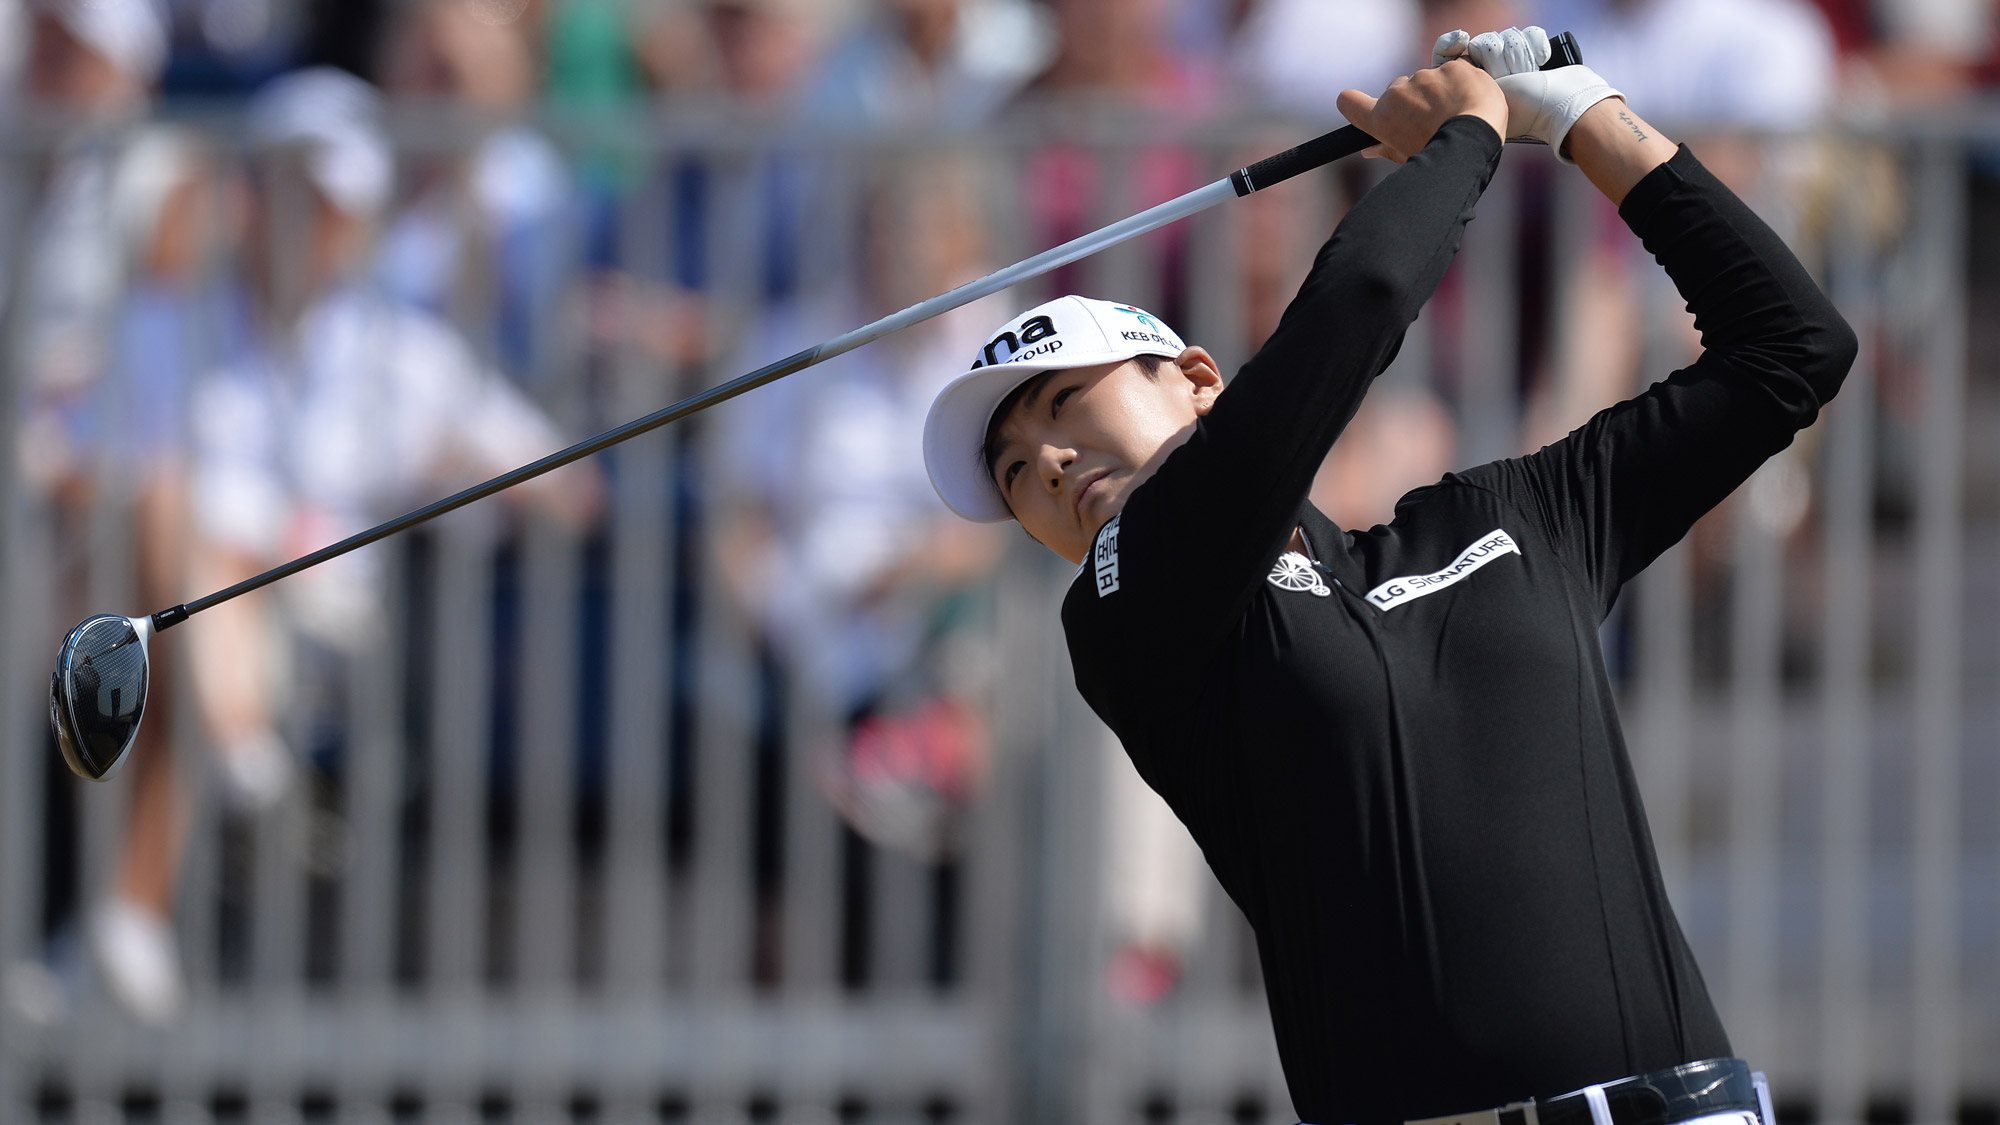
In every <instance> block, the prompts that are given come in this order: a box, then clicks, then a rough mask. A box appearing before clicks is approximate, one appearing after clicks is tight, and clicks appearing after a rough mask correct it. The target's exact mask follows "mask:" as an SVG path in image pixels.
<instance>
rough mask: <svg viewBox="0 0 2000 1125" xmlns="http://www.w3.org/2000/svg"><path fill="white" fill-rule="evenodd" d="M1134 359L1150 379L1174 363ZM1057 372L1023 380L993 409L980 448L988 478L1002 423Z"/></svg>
mask: <svg viewBox="0 0 2000 1125" xmlns="http://www.w3.org/2000/svg"><path fill="white" fill-rule="evenodd" d="M1132 358H1133V359H1135V360H1137V361H1139V370H1141V371H1143V372H1145V375H1146V378H1148V379H1158V378H1159V377H1160V368H1162V367H1165V366H1166V365H1167V364H1169V363H1172V362H1173V360H1172V359H1171V358H1169V357H1167V356H1163V355H1154V354H1153V353H1151V352H1146V353H1143V354H1140V355H1135V356H1133V357H1132ZM1057 370H1062V369H1061V368H1056V369H1052V370H1050V371H1046V372H1041V373H1039V374H1037V375H1036V376H1034V377H1032V378H1028V379H1023V380H1021V385H1020V386H1017V387H1015V388H1014V389H1013V390H1011V391H1008V392H1007V397H1006V398H1003V399H1001V400H1000V405H998V406H996V407H994V408H993V417H991V418H988V419H987V420H986V440H985V441H983V442H981V443H980V447H979V450H980V456H981V459H982V460H984V461H985V462H986V475H987V476H989V477H990V476H992V475H993V465H994V462H996V461H998V460H999V459H1000V423H1001V422H1002V421H1004V420H1005V419H1006V417H1007V416H1008V415H1009V414H1012V413H1013V412H1014V407H1015V406H1017V405H1019V404H1020V401H1021V396H1023V395H1025V394H1027V393H1028V388H1029V387H1031V386H1033V385H1034V384H1035V383H1036V382H1038V381H1040V380H1041V379H1042V378H1043V377H1045V376H1053V375H1054V373H1055V371H1057ZM1002 499H1005V497H1002Z"/></svg>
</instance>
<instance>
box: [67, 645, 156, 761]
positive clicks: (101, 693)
mask: <svg viewBox="0 0 2000 1125" xmlns="http://www.w3.org/2000/svg"><path fill="white" fill-rule="evenodd" d="M152 635H153V621H152V619H151V618H148V617H120V616H119V615H117V614H115V613H96V614H92V615H91V616H89V617H86V618H84V619H83V620H82V621H81V622H80V623H78V625H77V627H76V628H74V629H71V630H70V631H69V635H68V636H66V637H64V638H63V643H62V651H61V652H60V653H58V654H57V656H56V671H55V675H54V676H53V677H52V678H51V679H50V681H49V723H50V725H51V726H53V727H55V731H56V743H57V744H58V745H60V746H61V747H62V756H63V760H64V761H66V762H68V763H69V768H70V769H72V770H75V771H76V773H77V774H78V776H81V777H86V778H89V779H90V780H91V781H109V780H110V779H111V777H112V776H113V775H114V774H116V773H117V772H118V770H119V769H120V768H121V767H122V766H124V764H125V759H126V758H127V757H129V756H130V755H131V751H132V740H133V739H134V738H135V737H137V736H138V733H139V719H140V717H141V716H142V715H144V714H145V713H146V684H147V681H148V680H149V679H150V678H151V676H150V671H151V668H150V662H149V660H148V657H147V653H146V642H147V641H149V640H150V639H151V638H152Z"/></svg>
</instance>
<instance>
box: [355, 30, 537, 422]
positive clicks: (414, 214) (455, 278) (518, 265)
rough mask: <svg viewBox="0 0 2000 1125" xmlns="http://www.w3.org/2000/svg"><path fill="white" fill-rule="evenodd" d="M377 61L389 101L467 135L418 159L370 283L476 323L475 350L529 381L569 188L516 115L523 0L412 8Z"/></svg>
mask: <svg viewBox="0 0 2000 1125" xmlns="http://www.w3.org/2000/svg"><path fill="white" fill-rule="evenodd" d="M387 71H388V75H389V92H390V93H391V94H393V95H395V96H396V97H398V98H400V99H404V100H406V101H409V102H413V103H428V104H431V105H441V106H445V107H450V108H453V109H456V110H459V111H461V112H462V113H463V114H464V115H465V116H466V117H469V118H470V119H471V120H470V121H469V122H467V124H468V125H469V128H467V129H466V130H465V132H467V133H469V134H470V135H471V137H472V140H471V143H470V144H469V145H468V147H467V149H466V150H463V151H459V152H453V153H450V154H447V155H444V156H441V157H437V158H434V159H432V160H429V161H427V162H424V163H421V164H418V168H419V173H418V177H419V185H420V186H419V187H418V189H417V190H416V191H415V192H414V193H413V198H412V199H411V201H410V202H409V203H408V204H407V205H405V206H404V207H403V208H402V210H401V211H400V212H399V213H398V214H397V215H396V216H395V217H394V218H393V219H392V220H391V221H390V222H389V224H388V227H387V230H386V232H385V234H384V236H383V239H382V246H381V249H380V251H379V255H378V258H377V262H376V269H375V274H376V277H377V280H378V282H379V284H380V285H381V286H382V288H383V289H384V290H385V291H387V292H389V293H391V294H394V295H396V296H399V297H401V298H403V299H405V300H408V301H410V302H411V303H413V304H415V305H417V306H418V307H420V308H423V309H425V310H427V311H429V312H433V313H437V314H440V315H447V314H456V315H453V316H452V319H453V320H454V321H455V322H456V323H459V324H461V325H469V326H474V327H475V328H476V330H478V332H479V334H480V340H479V343H480V345H481V351H483V352H485V353H486V354H489V355H493V356H496V357H497V358H498V360H499V362H500V363H501V365H502V366H503V368H504V369H505V370H506V371H507V372H508V373H509V374H510V375H512V376H513V377H514V378H515V379H516V380H517V381H520V382H523V383H525V384H528V385H531V386H532V385H535V384H536V383H538V382H539V380H540V378H541V377H542V376H543V375H544V374H545V372H546V368H545V365H544V364H542V363H541V362H539V361H540V360H541V358H542V353H543V352H544V351H545V349H546V347H547V341H546V339H545V336H546V332H545V331H544V330H545V329H546V327H547V326H548V325H549V324H550V322H551V321H550V314H551V312H552V307H553V305H554V303H555V301H556V299H557V297H558V296H559V286H560V284H561V279H562V277H563V274H564V266H565V264H566V263H565V261H564V258H563V255H564V251H565V249H566V245H567V237H568V232H567V226H568V220H569V219H570V218H571V215H570V210H571V206H572V200H571V194H572V189H571V184H570V172H569V167H568V164H567V162H566V161H565V160H564V158H563V155H562V153H561V152H559V151H558V150H557V149H556V147H555V145H554V144H552V143H551V142H550V141H549V140H548V138H546V137H545V136H543V135H542V134H541V133H540V132H538V131H536V130H535V129H533V128H530V127H529V126H527V125H525V124H523V123H521V122H520V121H519V118H520V117H521V116H522V115H523V114H525V112H526V111H527V109H528V107H529V105H530V103H531V101H532V99H533V98H534V95H535V81H536V63H535V59H534V55H533V48H532V45H531V43H530V42H529V39H528V28H527V7H526V4H525V2H524V0H517V2H515V3H513V4H512V5H511V6H508V5H506V4H503V3H502V2H501V0H485V2H483V3H471V2H468V0H425V2H423V3H419V4H416V5H414V6H413V7H411V8H410V9H409V10H408V11H407V12H406V15H405V19H404V21H403V25H402V29H401V34H399V35H398V36H397V37H396V38H395V40H394V41H393V46H392V51H391V54H390V57H389V60H388V65H387ZM411 163H416V162H414V161H413V162H411ZM407 175H408V173H407V171H406V176H407Z"/></svg>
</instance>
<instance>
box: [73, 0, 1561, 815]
mask: <svg viewBox="0 0 2000 1125" xmlns="http://www.w3.org/2000/svg"><path fill="white" fill-rule="evenodd" d="M1549 47H1550V56H1549V61H1548V62H1547V63H1545V64H1544V65H1543V67H1542V69H1544V70H1553V69H1555V68H1556V67H1559V66H1569V65H1572V64H1575V63H1580V62H1582V61H1583V57H1582V54H1581V53H1580V52H1579V51H1578V49H1577V45H1576V38H1575V37H1574V36H1572V35H1571V34H1569V33H1568V32H1564V33H1563V34H1561V35H1558V36H1553V37H1551V39H1550V40H1549ZM1374 143H1375V138H1374V137H1371V136H1369V135H1368V134H1366V133H1364V132H1362V131H1361V130H1360V129H1358V128H1356V127H1354V126H1352V125H1348V126H1344V127H1342V128H1339V129H1335V130H1334V131H1332V132H1330V133H1327V134H1324V135H1323V136H1320V137H1316V138H1314V139H1313V140H1310V141H1307V142H1305V143H1304V144H1302V145H1299V146H1297V147H1295V148H1291V149H1287V150H1285V151H1284V152H1281V153H1279V154H1277V155H1276V156H1272V157H1269V158H1267V159H1264V160H1260V161H1258V162H1257V163H1255V164H1252V165H1249V166H1248V167H1245V168H1239V169H1237V170H1236V171H1234V172H1232V173H1230V174H1229V175H1227V176H1225V177H1223V178H1222V179H1220V180H1217V181H1215V182H1214V183H1212V184H1209V185H1208V186H1206V187H1202V188H1197V189H1195V190H1194V191H1191V192H1188V193H1187V194H1186V195H1183V196H1180V197H1179V198H1177V199H1171V200H1168V201H1167V202H1165V203H1162V204H1160V205H1159V206H1157V207H1153V208H1150V209H1148V210H1145V211H1141V212H1139V213H1138V214H1136V215H1133V216H1131V217H1129V218H1126V219H1121V220H1119V221H1118V222H1115V223H1112V224H1111V225H1109V226H1106V227H1104V228H1102V229H1100V230H1096V231H1092V232H1091V233H1089V234H1086V235H1083V236H1082V237H1080V238H1075V239H1072V240H1070V241H1069V242H1065V243H1063V244H1062V245H1060V246H1057V247H1054V248H1052V249H1049V250H1044V251H1043V252H1041V253H1040V254H1036V255H1034V256H1033V257H1031V258H1026V259H1023V260H1022V261H1019V262H1016V263H1015V264H1013V265H1011V266H1008V267H1006V268H1004V269H1000V270H996V271H995V272H993V273H990V274H987V275H986V276H985V277H982V278H980V279H979V280H977V281H972V282H968V283H966V284H965V285H961V286H959V287H958V288H956V289H953V290H951V291H950V292H948V293H943V294H940V295H939V296H936V297H932V298H930V299H929V300H926V301H921V302H919V303H917V304H914V305H911V306H910V307H909V308H906V309H904V310H902V311H901V312H897V313H892V314H890V315H888V316H885V317H883V318H882V319H880V320H877V321H875V322H873V323H872V324H867V325H864V326H862V327H860V328H856V329H854V330H853V331H851V332H848V333H846V334H845V335H841V336H836V337H834V338H833V339H831V340H828V341H826V342H825V343H822V344H819V345H816V346H814V347H811V348H807V349H806V350H804V351H802V352H799V353H797V354H796V355H792V356H788V357H786V358H784V359H781V360H779V361H777V362H776V363H773V364H770V365H769V366H766V367H761V368H759V369H757V370H756V371H752V372H750V373H749V374H747V375H742V376H739V377H737V378H735V379H732V380H730V381H729V382H726V383H721V384H718V385H716V386H714V387H711V388H709V389H708V390H705V391H702V392H700V393H698V394H694V395H691V396H689V397H687V398H684V399H682V400H680V401H679V402H676V403H674V404H672V405H671V406H667V407H663V408H662V409H660V410H657V411H654V412H653V413H651V414H648V415H646V416H644V417H642V418H637V419H634V420H633V421H630V422H627V423H625V424H624V425H621V426H617V427H614V428H612V429H609V430H606V431H604V432H603V433H600V434H598V435H597V436H595V437H592V438H587V439H585V440H584V441H581V442H578V443H577V444H575V445H572V446H570V447H569V448H567V449H563V450H559V451H557V452H555V453H551V454H549V455H548V456H547V457H544V458H542V459H541V460H539V461H534V462H530V463H529V464H526V465H523V466H521V467H520V468H518V469H514V470H511V471H509V472H506V473H502V474H501V475H499V476H497V477H494V478H493V479H491V480H488V481H486V482H484V483H482V484H476V485H473V486H472V487H470V488H467V489H465V490H464V491H461V492H457V493H454V494H453V495H451V496H447V497H445V498H444V499H442V500H439V501H436V502H435V503H432V504H429V505H426V506H425V507H422V508H418V509H417V510H415V511H413V512H409V513H406V514H404V515H401V516H397V517H396V518H395V519H392V520H389V521H388V522H386V523H382V524H377V525H376V526H374V527H372V528H369V529H368V530H367V531H363V532H360V533H358V534H355V535H351V536H349V537H347V538H346V539H343V540H341V541H340V542H338V543H334V544H332V545H330V546H327V547H322V548H320V549H319V550H317V551H314V552H312V553H310V554H307V555H302V556H300V557H299V558H296V559H293V560H292V561H291V562H288V563H284V564H282V565H279V566H276V567H273V568H271V569H270V570H267V571H265V572H264V573H262V574H259V575H256V576H255V577H252V578H247V579H245V580H243V581H241V582H238V583H236V584H235V585H234V586H230V587H227V588H225V589H222V590H218V591H216V592H215V593H212V594H209V595H208V596H206V597H203V598H198V599H196V600H194V601H192V602H187V603H184V604H182V605H177V606H174V607H172V608H171V609H163V610H161V611H159V612H158V613H154V614H151V615H149V616H146V617H122V616H119V615H117V614H109V613H99V614H93V615H91V616H90V617H87V618H85V619H84V620H83V621H82V622H81V623H79V624H78V625H77V626H76V627H75V628H74V629H71V630H70V631H69V634H68V635H67V636H65V637H64V638H63V643H62V648H61V650H60V652H59V653H58V655H57V657H56V670H55V675H54V676H53V677H52V678H51V679H50V681H49V722H50V724H51V725H53V726H54V727H55V733H56V742H57V743H58V745H60V747H61V748H62V755H63V759H64V760H65V761H67V762H68V763H69V767H70V769H72V770H74V771H76V773H77V774H79V775H80V776H83V777H86V778H89V779H91V780H93V781H105V780H108V779H110V778H111V777H112V776H113V775H115V774H116V773H117V772H118V770H119V768H120V767H121V766H123V765H124V764H125V759H126V758H127V757H128V756H129V754H130V752H131V749H132V741H133V739H134V738H135V737H137V735H138V733H139V721H140V720H141V719H142V718H143V717H144V716H145V712H146V685H147V680H148V678H149V675H148V673H149V670H150V669H149V665H148V660H147V645H148V642H149V641H150V640H151V639H152V636H153V634H155V633H158V632H160V631H161V630H163V629H170V628H172V627H174V626H175V625H178V624H180V623H181V622H183V621H186V620H187V619H188V618H189V617H192V616H194V615H195V614H197V613H200V612H201V611H202V610H204V609H208V608H209V607H211V606H216V605H220V604H222V603H223V602H226V601H228V600H230V599H231V598H234V597H236V596H238V595H240V594H247V593H249V592H250V591H252V590H255V589H259V588H260V587H263V586H268V585H270V584H271V583H273V582H276V581H278V580H279V579H281V578H286V577H289V576H291V575H293V574H297V573H298V572H299V571H301V570H306V569H308V568H310V567H315V566H318V565H319V564H320V563H323V562H326V561H327V560H328V559H333V558H338V557H339V556H341V555H344V554H346V553H348V552H349V551H352V550H355V549H357V548H360V547H365V546H367V545H368V544H370V543H373V542H375V541H376V540H378V539H384V538H387V537H388V536H391V535H394V534H396V533H397V532H399V531H406V530H408V529H409V528H412V527H415V526H417V525H418V524H420V523H424V522H426V521H427V520H431V519H434V518H435V517H437V516H441V515H443V514H445V513H446V512H450V511H453V510H455V509H458V508H462V507H464V506H465V505H467V504H470V503H472V502H473V501H475V500H480V499H484V498H485V497H488V496H491V495H493V494H494V493H496V492H500V491H503V490H505V489H509V488H512V487H514V486H515V485H517V484H520V483H521V482H523V481H527V480H532V479H534V478H535V477H538V476H541V475H542V474H543V473H546V472H548V471H550V470H551V469H558V468H561V467H562V466H564V465H567V464H569V463H570V462H572V461H577V460H580V459H582V458H585V457H588V456H590V455H591V454H593V453H597V452H600V451H602V450H605V449H609V448H610V447H612V446H614V445H617V444H618V443H620V442H623V441H626V440H628V439H630V438H635V437H638V436H639V435H640V434H644V433H649V432H651V431H653V430H656V429H658V428H659V427H661V426H664V425H666V424H667V423H669V422H673V421H676V420H678V419H681V418H685V417H687V416H688V415H690V414H694V413H696V412H698V411H702V410H706V409H708V408H709V407H711V406H714V405H715V404H717V403H719V402H726V401H728V400H729V399H732V398H735V397H736V396H737V395H740V394H742V393H743V392H745V391H749V390H754V389H755V388H757V387H761V386H763V385H764V384H766V383H770V382H773V381H775V380H778V379H782V378H784V377H785V376H787V375H791V374H793V373H795V372H798V371H803V370H805V369H806V368H808V367H811V366H813V365H815V364H818V363H822V362H825V361H826V360H829V359H832V358H833V357H835V356H838V355H842V354H844V353H847V352H850V351H853V350H854V349H855V348H858V347H860V346H862V345H863V344H867V343H870V342H872V341H874V340H878V339H881V338H882V337H884V336H887V335H889V334H890V333H892V332H897V331H900V330H902V329H904V328H908V327H910V326H911V325H913V324H920V323H922V322H923V321H926V320H929V319H931V318H932V317H934V316H938V315H939V314H941V313H945V312H949V311H950V310H952V309H955V308H958V307H959V306H960V305H964V304H968V303H970V302H972V301H976V300H978V299H979V298H981V297H985V296H988V295H990V294H993V293H998V292H999V291H1001V290H1002V289H1006V288H1008V287H1009V286H1013V285H1018V284H1020V283H1021V282H1023V281H1028V280H1031V279H1033V278H1037V277H1040V276H1041V275H1043V274H1045V273H1048V272H1049V271H1050V270H1054V269H1057V268H1059V267H1062V266H1065V265H1068V264H1069V263H1071V262H1074V261H1077V260H1079V259H1082V258H1086V257H1089V256H1090V255H1092V254H1095V253H1097V252H1098V251H1100V250H1104V249H1106V248H1108V247H1112V246H1116V245H1118V244H1119V243H1122V242H1125V241H1127V240H1129V239H1132V238H1136V237H1137V236H1139V235H1142V234H1146V233H1148V232H1150V231H1155V230H1158V229H1159V228H1161V227H1164V226H1166V225H1168V224H1169V223H1174V222H1177V221H1179V220H1181V219H1184V218H1187V217H1188V216H1190V215H1193V214H1195V213H1197V212H1200V211H1204V210H1207V209H1208V208H1210V207H1213V206H1214V205H1216V204H1217V203H1220V202H1222V201H1223V200H1225V199H1233V198H1236V197H1239V196H1245V195H1249V194H1251V193H1252V192H1256V191H1261V190H1263V189H1264V188H1267V187H1271V186H1273V185H1274V184H1280V183H1283V182H1284V181H1286V180H1289V179H1291V178H1292V177H1294V176H1297V175H1299V174H1300V173H1303V172H1309V171H1311V170H1312V169H1314V168H1318V167H1320V166H1322V165H1325V164H1330V163H1332V162H1333V161H1335V160H1339V159H1340V158H1342V157H1344V156H1351V155H1353V154H1354V153H1357V152H1360V151H1361V150H1362V149H1364V148H1367V147H1368V146H1369V145H1372V144H1374Z"/></svg>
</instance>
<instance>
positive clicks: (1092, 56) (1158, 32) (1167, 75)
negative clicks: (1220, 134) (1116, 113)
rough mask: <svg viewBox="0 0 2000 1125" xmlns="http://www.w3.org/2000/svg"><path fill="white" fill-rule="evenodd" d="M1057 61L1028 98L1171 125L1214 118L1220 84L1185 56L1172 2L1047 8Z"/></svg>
mask: <svg viewBox="0 0 2000 1125" xmlns="http://www.w3.org/2000/svg"><path fill="white" fill-rule="evenodd" d="M1054 7H1055V12H1056V26H1057V32H1058V36H1059V38H1058V46H1057V49H1056V56H1055V58H1054V59H1052V60H1051V61H1050V63H1049V65H1048V67H1047V68H1046V69H1044V70H1043V71H1042V73H1041V74H1040V75H1039V76H1038V77H1037V78H1036V79H1035V81H1034V82H1033V84H1032V87H1031V89H1032V91H1033V92H1034V93H1038V94H1064V95H1070V96H1081V97H1084V98H1095V99H1101V100H1106V101H1111V102H1114V103H1119V104H1124V105H1128V106H1135V107H1138V108H1144V109H1149V110H1152V111H1154V112H1158V113H1162V114H1169V115H1172V116H1174V117H1176V118H1182V119H1185V118H1187V117H1198V116H1202V115H1204V114H1206V113H1208V112H1210V111H1211V110H1213V108H1214V106H1215V103H1216V98H1217V96H1218V94H1219V93H1220V82H1219V78H1220V76H1219V75H1218V74H1217V73H1216V72H1215V69H1214V67H1213V64H1212V63H1211V62H1210V61H1209V60H1207V59H1205V58H1201V57H1198V56H1195V55H1192V54H1190V53H1187V52H1184V51H1182V50H1181V49H1180V47H1179V45H1178V44H1177V43H1176V42H1175V40H1174V35H1173V30H1174V22H1173V20H1172V19H1171V18H1170V17H1171V14H1172V12H1173V9H1174V7H1175V0H1054Z"/></svg>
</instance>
